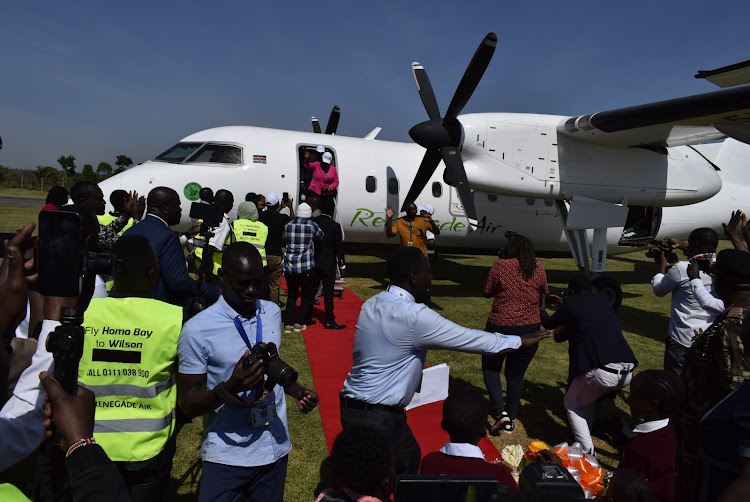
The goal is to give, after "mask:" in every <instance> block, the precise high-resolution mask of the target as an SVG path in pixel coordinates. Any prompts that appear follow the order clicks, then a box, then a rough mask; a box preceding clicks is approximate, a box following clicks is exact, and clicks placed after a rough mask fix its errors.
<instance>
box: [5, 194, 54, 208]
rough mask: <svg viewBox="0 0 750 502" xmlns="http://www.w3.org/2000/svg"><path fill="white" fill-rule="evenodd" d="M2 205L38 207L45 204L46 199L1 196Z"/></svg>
mask: <svg viewBox="0 0 750 502" xmlns="http://www.w3.org/2000/svg"><path fill="white" fill-rule="evenodd" d="M0 206H11V207H38V208H39V209H41V208H42V207H43V206H44V199H32V198H28V197H0Z"/></svg>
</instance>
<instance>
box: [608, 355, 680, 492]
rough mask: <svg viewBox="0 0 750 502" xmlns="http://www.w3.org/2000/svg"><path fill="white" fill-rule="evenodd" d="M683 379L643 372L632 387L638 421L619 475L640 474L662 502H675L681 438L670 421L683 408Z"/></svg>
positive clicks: (648, 371) (667, 374)
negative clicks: (677, 463)
mask: <svg viewBox="0 0 750 502" xmlns="http://www.w3.org/2000/svg"><path fill="white" fill-rule="evenodd" d="M680 400H681V385H680V379H679V376H678V375H677V374H675V373H672V372H667V371H662V370H646V371H641V372H640V373H638V374H636V375H635V376H634V377H633V380H632V382H631V383H630V400H629V401H630V402H629V404H630V414H631V416H632V417H633V418H634V419H635V420H637V421H638V425H637V426H636V427H635V429H633V433H634V436H633V438H632V439H631V440H630V441H629V442H628V444H627V445H625V450H624V453H623V459H622V461H621V462H620V465H619V467H618V471H619V470H621V469H626V468H632V469H634V470H636V471H637V472H639V473H640V474H641V475H642V476H643V477H644V478H645V479H646V480H647V481H648V484H649V485H650V486H651V488H652V489H653V491H654V494H655V495H656V499H655V500H658V501H659V502H673V501H674V475H675V463H676V460H677V438H676V437H675V434H674V430H673V429H672V425H671V424H670V418H671V417H673V416H674V415H675V413H676V412H677V410H679V407H680Z"/></svg>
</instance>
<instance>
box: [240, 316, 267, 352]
mask: <svg viewBox="0 0 750 502" xmlns="http://www.w3.org/2000/svg"><path fill="white" fill-rule="evenodd" d="M255 323H256V324H255V343H256V344H257V343H260V342H262V341H263V321H261V320H260V316H259V315H258V314H257V313H256V314H255ZM234 327H235V328H237V332H238V333H239V334H240V336H241V337H242V341H244V342H245V345H247V348H248V349H250V350H253V346H252V345H250V340H249V339H248V338H247V333H245V328H244V327H243V326H242V320H241V319H240V316H237V317H235V318H234Z"/></svg>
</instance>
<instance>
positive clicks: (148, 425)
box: [94, 408, 176, 434]
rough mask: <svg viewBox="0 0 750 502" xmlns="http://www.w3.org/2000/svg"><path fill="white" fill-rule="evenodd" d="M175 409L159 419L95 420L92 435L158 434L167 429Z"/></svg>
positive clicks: (174, 414)
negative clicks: (116, 433) (123, 433)
mask: <svg viewBox="0 0 750 502" xmlns="http://www.w3.org/2000/svg"><path fill="white" fill-rule="evenodd" d="M175 416H176V413H175V408H172V411H170V412H169V413H168V414H167V415H166V416H165V417H161V418H123V419H120V420H97V421H96V422H94V433H95V434H104V433H107V432H158V431H160V430H162V429H165V428H167V427H169V426H170V425H171V424H172V421H173V420H174V419H175Z"/></svg>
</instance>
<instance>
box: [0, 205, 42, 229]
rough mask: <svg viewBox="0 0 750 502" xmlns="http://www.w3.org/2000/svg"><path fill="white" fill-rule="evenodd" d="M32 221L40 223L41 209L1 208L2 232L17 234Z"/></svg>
mask: <svg viewBox="0 0 750 502" xmlns="http://www.w3.org/2000/svg"><path fill="white" fill-rule="evenodd" d="M32 221H33V222H34V223H38V222H39V208H34V207H11V206H0V232H15V231H16V229H17V228H18V227H23V226H25V225H27V224H29V223H30V222H32ZM35 233H36V231H35Z"/></svg>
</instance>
